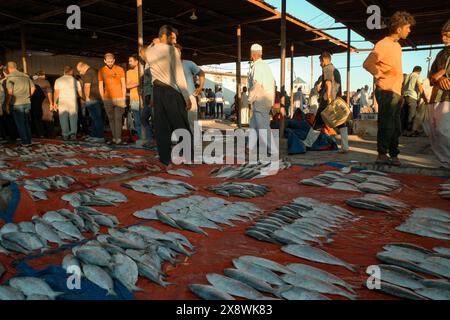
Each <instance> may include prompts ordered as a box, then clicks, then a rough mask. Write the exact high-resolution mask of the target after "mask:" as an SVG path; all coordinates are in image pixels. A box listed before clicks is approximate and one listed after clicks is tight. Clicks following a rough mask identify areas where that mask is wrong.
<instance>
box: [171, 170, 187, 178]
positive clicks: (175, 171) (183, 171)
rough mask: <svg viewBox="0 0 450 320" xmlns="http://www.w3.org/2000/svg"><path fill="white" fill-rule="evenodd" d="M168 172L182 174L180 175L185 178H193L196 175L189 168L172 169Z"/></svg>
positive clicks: (175, 174) (174, 174) (176, 174)
mask: <svg viewBox="0 0 450 320" xmlns="http://www.w3.org/2000/svg"><path fill="white" fill-rule="evenodd" d="M167 173H168V174H171V175H173V176H180V177H185V178H192V177H193V176H194V174H193V173H192V171H191V170H188V169H176V170H174V169H172V170H167Z"/></svg>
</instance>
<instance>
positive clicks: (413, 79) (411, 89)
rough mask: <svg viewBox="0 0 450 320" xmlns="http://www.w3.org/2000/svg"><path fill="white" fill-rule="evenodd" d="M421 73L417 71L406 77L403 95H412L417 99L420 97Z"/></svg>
mask: <svg viewBox="0 0 450 320" xmlns="http://www.w3.org/2000/svg"><path fill="white" fill-rule="evenodd" d="M420 82H421V80H420V75H419V74H418V73H417V72H413V73H411V74H409V75H408V76H407V77H406V81H405V85H404V87H403V95H404V96H405V97H411V98H413V99H415V100H418V99H419V94H420V92H419V83H420Z"/></svg>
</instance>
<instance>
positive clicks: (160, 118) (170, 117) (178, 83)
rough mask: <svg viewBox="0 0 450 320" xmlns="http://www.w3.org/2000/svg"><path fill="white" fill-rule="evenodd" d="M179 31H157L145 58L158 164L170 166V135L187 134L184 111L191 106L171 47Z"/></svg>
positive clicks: (184, 80)
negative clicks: (150, 83)
mask: <svg viewBox="0 0 450 320" xmlns="http://www.w3.org/2000/svg"><path fill="white" fill-rule="evenodd" d="M177 34H178V31H177V30H176V29H175V28H173V27H171V26H167V25H165V26H162V27H161V28H160V29H159V38H158V40H157V41H155V42H156V43H153V44H152V45H150V46H149V47H148V48H147V49H146V52H145V56H146V59H147V62H148V64H149V65H150V70H151V73H152V81H153V103H154V127H155V138H156V142H157V146H158V153H159V160H160V161H161V162H162V163H163V164H165V165H166V166H169V164H170V162H171V151H172V133H173V132H174V131H175V130H176V129H186V130H188V131H190V125H189V120H188V115H187V111H188V110H190V109H191V107H192V103H191V98H190V94H189V91H188V88H187V83H186V78H185V76H184V71H183V65H182V63H181V58H180V54H179V53H178V51H177V50H176V49H175V47H174V46H173V45H174V44H176V39H177Z"/></svg>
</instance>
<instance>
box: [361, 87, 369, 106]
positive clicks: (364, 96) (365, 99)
mask: <svg viewBox="0 0 450 320" xmlns="http://www.w3.org/2000/svg"><path fill="white" fill-rule="evenodd" d="M359 105H360V107H361V109H362V108H365V107H368V106H369V86H367V85H366V86H364V88H363V89H361V92H360V97H359Z"/></svg>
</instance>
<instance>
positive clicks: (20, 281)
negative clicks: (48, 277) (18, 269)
mask: <svg viewBox="0 0 450 320" xmlns="http://www.w3.org/2000/svg"><path fill="white" fill-rule="evenodd" d="M9 285H10V286H11V287H12V288H15V289H17V290H20V291H21V292H22V293H23V294H25V295H26V296H30V295H34V294H37V295H45V296H48V297H49V298H50V299H52V300H54V299H55V298H56V297H57V296H59V295H61V294H63V293H62V292H55V291H53V290H52V288H50V286H49V285H48V284H47V283H46V282H45V281H44V280H42V279H39V278H34V277H15V278H12V279H10V280H9Z"/></svg>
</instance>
